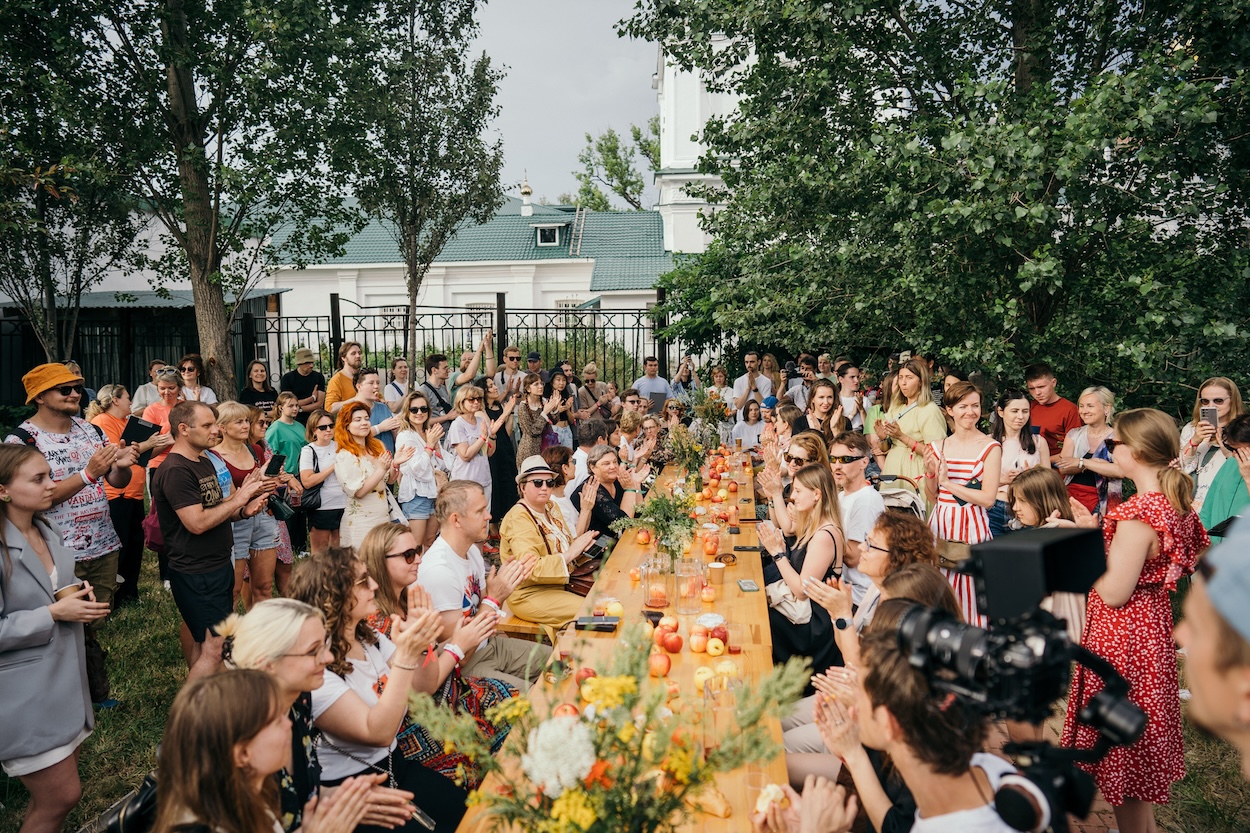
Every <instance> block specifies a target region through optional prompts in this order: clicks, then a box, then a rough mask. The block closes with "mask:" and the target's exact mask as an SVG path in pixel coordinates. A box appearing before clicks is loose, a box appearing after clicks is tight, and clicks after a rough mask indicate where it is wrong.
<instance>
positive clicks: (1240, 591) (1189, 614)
mask: <svg viewBox="0 0 1250 833" xmlns="http://www.w3.org/2000/svg"><path fill="white" fill-rule="evenodd" d="M1247 598H1250V521H1245V520H1242V521H1239V522H1238V523H1237V524H1236V525H1235V526H1234V527H1233V528H1232V531H1231V532H1230V534H1229V535H1228V537H1226V538H1225V539H1224V540H1223V542H1221V543H1220V544H1217V545H1216V546H1214V547H1212V548H1211V549H1210V550H1209V551H1208V552H1207V554H1206V555H1205V556H1204V557H1203V559H1202V560H1201V561H1199V562H1198V573H1197V575H1195V576H1194V581H1193V585H1192V586H1191V587H1190V589H1189V594H1188V595H1187V596H1186V597H1185V617H1184V618H1183V619H1182V620H1181V622H1180V624H1178V625H1177V626H1176V641H1177V642H1178V643H1180V645H1181V646H1182V647H1183V648H1185V651H1186V658H1185V676H1186V679H1187V680H1188V682H1189V689H1190V691H1191V692H1192V695H1193V697H1192V699H1191V700H1190V701H1189V716H1190V717H1191V718H1192V719H1193V720H1194V722H1195V723H1197V724H1199V725H1201V726H1203V727H1204V728H1206V729H1208V730H1210V731H1211V732H1213V733H1214V734H1216V735H1218V736H1219V737H1221V738H1223V739H1224V740H1226V741H1228V742H1229V743H1230V744H1232V745H1233V746H1234V747H1236V748H1237V751H1238V752H1240V753H1241V775H1242V777H1243V778H1245V779H1246V780H1248V781H1250V608H1248V607H1247V605H1246V599H1247Z"/></svg>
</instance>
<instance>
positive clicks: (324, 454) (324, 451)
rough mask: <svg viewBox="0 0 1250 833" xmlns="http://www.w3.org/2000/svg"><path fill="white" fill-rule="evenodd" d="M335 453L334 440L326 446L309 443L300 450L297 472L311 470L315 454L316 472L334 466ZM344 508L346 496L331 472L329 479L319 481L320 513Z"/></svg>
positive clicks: (334, 474) (336, 449)
mask: <svg viewBox="0 0 1250 833" xmlns="http://www.w3.org/2000/svg"><path fill="white" fill-rule="evenodd" d="M336 453H338V445H337V444H336V443H335V442H334V440H330V442H329V444H328V445H317V444H315V443H309V444H308V445H306V446H304V447H303V448H302V449H300V452H299V470H300V471H308V470H309V469H311V468H313V455H314V454H316V455H317V467H316V468H317V470H318V471H325V470H326V469H328V468H329V467H330V466H333V465H334V455H335V454H336ZM336 471H337V469H336ZM346 508H347V495H346V493H344V491H343V484H341V483H339V478H338V475H337V474H336V473H335V472H333V471H332V472H330V476H329V477H327V478H326V479H325V480H322V481H321V511H328V510H331V509H346Z"/></svg>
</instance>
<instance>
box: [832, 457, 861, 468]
mask: <svg viewBox="0 0 1250 833" xmlns="http://www.w3.org/2000/svg"><path fill="white" fill-rule="evenodd" d="M862 459H864V457H863V455H860V456H859V457H851V456H849V455H848V456H846V457H830V458H829V462H831V463H841V464H842V465H844V466H845V465H846V464H848V463H854V462H855V461H856V460H862Z"/></svg>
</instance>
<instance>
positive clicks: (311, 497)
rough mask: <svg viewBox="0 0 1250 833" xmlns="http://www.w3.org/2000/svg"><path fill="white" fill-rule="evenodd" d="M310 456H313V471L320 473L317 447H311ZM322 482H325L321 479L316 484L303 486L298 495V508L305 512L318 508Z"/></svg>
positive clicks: (314, 510) (319, 506)
mask: <svg viewBox="0 0 1250 833" xmlns="http://www.w3.org/2000/svg"><path fill="white" fill-rule="evenodd" d="M312 458H313V471H314V472H317V473H320V472H321V465H320V459H319V458H318V457H317V449H316V447H315V446H314V447H313V450H312ZM323 483H325V481H324V480H322V481H321V483H318V484H317V485H316V486H305V487H304V493H303V494H302V495H300V498H299V508H300V509H303V510H304V511H305V512H316V511H317V510H318V509H320V508H321V486H322V484H323Z"/></svg>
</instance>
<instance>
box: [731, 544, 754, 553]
mask: <svg viewBox="0 0 1250 833" xmlns="http://www.w3.org/2000/svg"><path fill="white" fill-rule="evenodd" d="M759 551H760V548H759V547H758V546H755V547H748V546H746V545H745V544H734V552H759Z"/></svg>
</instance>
